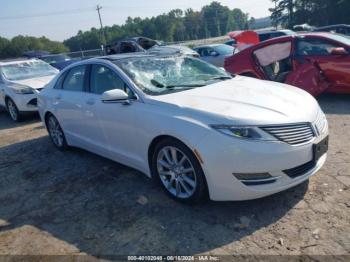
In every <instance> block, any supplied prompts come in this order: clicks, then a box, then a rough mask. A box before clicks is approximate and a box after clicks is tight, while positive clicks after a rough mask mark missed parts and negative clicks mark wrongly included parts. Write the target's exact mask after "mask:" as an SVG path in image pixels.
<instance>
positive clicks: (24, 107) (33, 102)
mask: <svg viewBox="0 0 350 262" xmlns="http://www.w3.org/2000/svg"><path fill="white" fill-rule="evenodd" d="M12 99H13V101H14V102H15V104H16V106H17V108H18V110H19V111H20V112H36V111H38V107H37V94H36V93H35V94H28V95H21V94H16V95H14V96H13V97H12Z"/></svg>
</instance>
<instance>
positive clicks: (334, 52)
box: [331, 47, 349, 55]
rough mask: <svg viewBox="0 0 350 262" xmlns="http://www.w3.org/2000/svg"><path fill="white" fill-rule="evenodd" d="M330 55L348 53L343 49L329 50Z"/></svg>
mask: <svg viewBox="0 0 350 262" xmlns="http://www.w3.org/2000/svg"><path fill="white" fill-rule="evenodd" d="M331 54H332V55H348V54H349V53H348V51H346V50H345V48H344V47H338V48H333V49H332V50H331Z"/></svg>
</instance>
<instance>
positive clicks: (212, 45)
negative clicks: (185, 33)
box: [194, 39, 233, 49]
mask: <svg viewBox="0 0 350 262" xmlns="http://www.w3.org/2000/svg"><path fill="white" fill-rule="evenodd" d="M231 40H233V39H231ZM231 40H229V41H231ZM219 45H225V44H208V45H200V46H196V47H195V48H194V49H197V48H203V47H215V46H219Z"/></svg>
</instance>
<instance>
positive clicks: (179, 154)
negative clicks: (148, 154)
mask: <svg viewBox="0 0 350 262" xmlns="http://www.w3.org/2000/svg"><path fill="white" fill-rule="evenodd" d="M174 152H175V153H174ZM174 158H175V159H176V161H174ZM151 172H152V177H153V178H154V179H155V180H156V181H157V182H158V183H159V184H160V185H161V186H162V188H163V190H164V191H165V192H166V193H167V194H168V195H169V196H170V197H172V198H173V199H175V200H176V201H179V202H182V203H186V204H196V203H199V202H202V201H205V200H207V199H208V188H207V183H206V180H205V176H204V173H203V170H202V168H201V165H200V163H199V162H198V160H197V158H196V156H195V155H194V153H193V152H192V150H191V149H189V148H188V147H187V146H186V145H184V144H183V143H181V142H180V141H178V140H176V139H172V138H167V139H164V140H161V141H160V142H159V143H158V144H157V145H156V146H155V149H154V151H153V154H152V159H151Z"/></svg>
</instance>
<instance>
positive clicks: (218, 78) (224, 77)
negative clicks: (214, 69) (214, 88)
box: [207, 76, 232, 81]
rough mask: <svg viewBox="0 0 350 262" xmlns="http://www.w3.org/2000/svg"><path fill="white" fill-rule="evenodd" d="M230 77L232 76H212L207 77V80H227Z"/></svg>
mask: <svg viewBox="0 0 350 262" xmlns="http://www.w3.org/2000/svg"><path fill="white" fill-rule="evenodd" d="M228 79H232V76H216V77H213V78H209V79H208V80H207V81H212V80H228Z"/></svg>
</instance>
